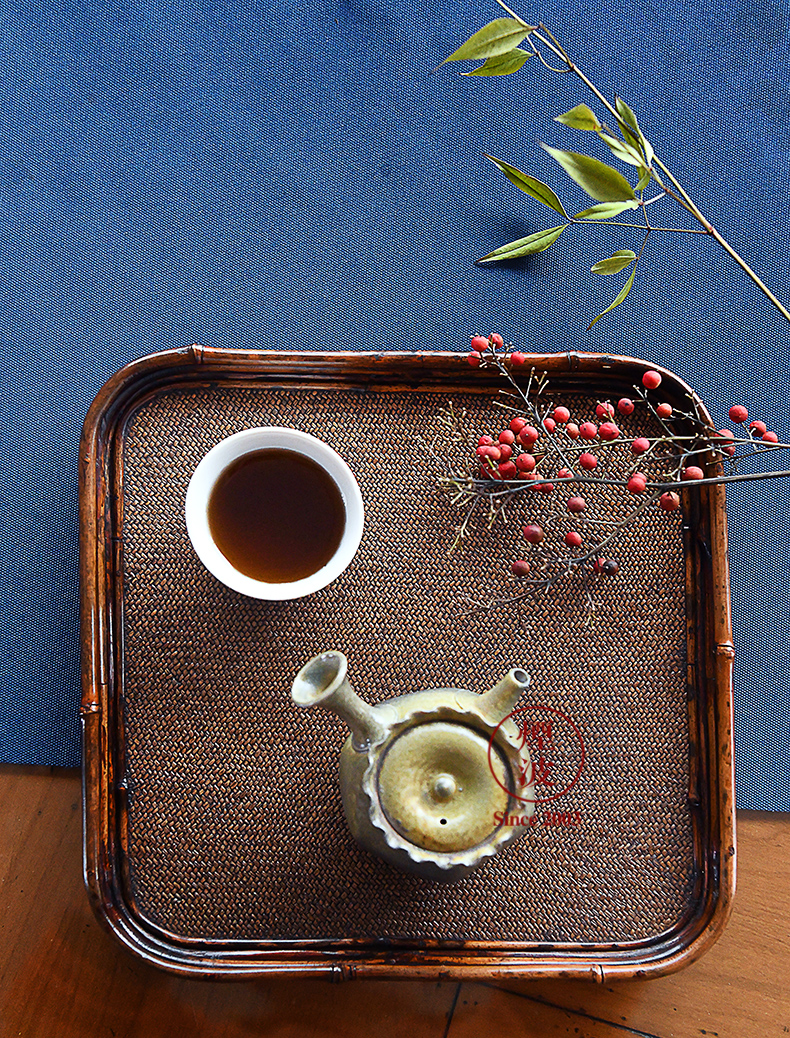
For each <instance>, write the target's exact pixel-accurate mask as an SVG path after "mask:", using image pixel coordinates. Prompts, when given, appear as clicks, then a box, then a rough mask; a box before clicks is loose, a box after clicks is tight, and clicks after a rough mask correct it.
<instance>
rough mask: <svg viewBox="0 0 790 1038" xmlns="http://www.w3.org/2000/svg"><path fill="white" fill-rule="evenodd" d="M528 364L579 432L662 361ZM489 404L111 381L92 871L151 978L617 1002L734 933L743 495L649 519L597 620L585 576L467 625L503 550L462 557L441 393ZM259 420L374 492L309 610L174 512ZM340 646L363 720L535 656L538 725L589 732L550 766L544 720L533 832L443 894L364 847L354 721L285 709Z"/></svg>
mask: <svg viewBox="0 0 790 1038" xmlns="http://www.w3.org/2000/svg"><path fill="white" fill-rule="evenodd" d="M531 364H534V365H535V366H536V367H537V368H538V369H540V370H546V371H547V372H548V373H549V377H550V385H551V387H552V390H553V392H554V393H556V394H557V397H558V399H559V397H561V398H562V400H563V402H566V401H572V402H573V408H574V409H575V413H577V414H583V413H589V414H592V413H593V409H594V406H595V401H596V400H597V399H601V398H607V397H609V396H612V397H614V398H615V399H616V398H617V396H620V395H630V394H629V392H628V391H629V389H630V388H631V387H632V386H633V385H634V383H635V382H636V381H637V380H638V379H639V378H640V377H641V374H642V372H643V371H644V370H645V369H646V367H647V365H645V364H644V363H642V362H641V361H637V360H633V359H630V358H623V357H608V356H599V355H579V354H573V353H569V354H561V355H557V356H534V357H530V358H529V362H528V364H527V366H526V368H527V369H529V367H530V365H531ZM497 385H498V383H497V381H496V377H495V376H494V375H488V374H487V373H485V372H480V371H474V370H472V369H471V368H469V366H468V365H467V364H466V363H465V361H464V360H463V358H459V357H458V356H453V355H449V354H427V353H426V354H401V353H393V354H386V355H375V356H374V355H370V354H362V353H360V354H348V353H345V354H316V353H272V352H241V351H221V350H212V349H206V348H202V347H192V348H191V349H188V350H182V351H170V352H164V353H160V354H154V355H152V356H149V357H146V358H144V359H142V360H140V361H138V362H136V363H134V364H131V365H130V366H128V367H127V368H124V369H123V370H122V371H120V372H119V373H118V374H117V375H115V376H114V377H113V378H112V379H111V380H110V381H109V382H108V383H107V385H106V386H105V387H104V389H103V390H102V391H101V392H100V394H99V396H98V397H97V399H96V401H95V402H94V404H93V406H92V408H91V410H90V413H89V415H88V417H87V419H86V422H85V427H84V431H83V438H82V444H81V455H80V523H81V531H80V550H81V594H82V598H81V603H82V604H81V610H82V612H81V623H82V648H83V678H82V680H83V688H82V707H81V712H82V719H83V729H84V766H83V776H84V779H83V788H84V812H85V880H86V884H87V888H88V893H89V896H90V899H91V902H92V904H93V907H94V909H95V911H96V913H97V915H98V917H99V918H100V919H101V920H102V921H103V922H104V923H105V924H106V925H107V926H108V927H109V928H110V930H111V931H112V932H113V933H115V934H116V936H117V937H118V938H119V939H120V940H121V941H122V942H123V943H124V944H125V945H126V946H127V947H128V948H130V949H131V950H132V951H134V952H135V953H136V954H138V955H140V956H141V957H142V958H143V959H145V960H147V961H148V962H151V963H154V964H156V965H158V966H161V967H164V968H166V969H169V970H172V971H174V972H176V973H181V974H187V975H193V976H203V977H229V978H245V977H247V978H249V977H257V976H264V975H286V974H297V975H316V976H319V975H323V976H333V977H338V978H346V977H352V976H359V977H389V978H393V977H423V978H434V979H437V978H443V977H457V978H464V979H473V978H494V977H498V978H505V977H551V976H560V975H561V976H564V977H586V978H592V979H595V980H597V981H601V982H603V981H605V980H609V979H612V978H618V977H619V978H622V977H634V976H640V977H644V976H650V975H657V974H662V973H668V972H671V971H673V970H675V969H678V968H679V967H681V966H683V965H685V964H687V963H689V962H691V961H693V960H694V959H695V958H697V957H698V956H699V955H700V954H701V953H702V952H703V951H704V950H705V949H706V948H707V947H708V945H709V944H710V943H711V942H712V941H713V940H714V939H715V938H716V937H717V936H718V934H719V933H720V932H721V930H722V928H723V926H724V924H725V922H726V919H727V917H728V915H729V912H730V906H731V900H732V895H733V892H734V883H735V835H734V817H733V760H732V723H731V675H732V643H731V629H730V615H729V587H728V572H727V560H726V523H725V513H724V491H723V488H722V487H711V486H709V485H706V486H703V487H697V488H695V490H694V491H693V493H688V494H687V500H686V502H685V504H684V509H683V513H682V516H681V513H672V514H671V515H660V516H659V515H656V516H655V517H650V518H646V520H645V523H644V525H639V524H634V526H633V527H632V528H630V533H629V534H628V535H627V536H626V537H625V539H624V541H623V543H622V545H621V546H620V548H619V549H618V550H619V552H620V554H619V556H618V558H619V560H620V563H621V572H620V574H619V576H618V577H617V578H616V580H609V581H601V582H600V585H599V586H597V587H596V589H595V604H596V611H595V613H593V614H592V618H591V615H590V613H589V612H588V610H587V608H586V607H585V605H584V599H583V595H582V594H581V591H580V588H579V587H578V586H576V585H574V581H573V580H569V581H567V582H566V583H565V584H558V585H557V586H556V587H555V588H553V589H552V591H551V593H550V594H544V595H540V596H538V597H537V598H536V599H535V601H534V603H532V604H529V605H526V606H525V605H523V604H522V605H505V606H498V607H494V608H491V609H488V610H479V609H475V608H470V607H469V602H470V601H473V602H480V601H483V600H489V599H486V596H491V594H492V588H495V585H496V581H497V580H500V579H501V574H502V572H503V560H504V559H506V558H507V554H506V548H505V547H504V546H503V548H502V551H503V553H504V554H503V557H502V559H498V558H497V557H496V556H497V551H498V549H497V548H496V547H495V545H496V544H497V540H496V538H492V537H491V536H490V535H488V536H487V537H486V535H485V531H481V532H479V534H473V536H472V537H471V538H470V540H469V541H468V542H464V544H463V545H462V546H461V548H460V549H459V550H457V551H455V552H454V553H452V554H448V551H447V548H448V547H449V544H450V542H451V540H452V528H453V523H454V522H455V521H456V517H455V516H454V513H453V512H452V510H451V506H450V505H449V503H448V502H447V501H446V499H445V498H442V497H440V496H439V495H438V494H437V492H436V490H435V476H436V473H435V471H434V468H433V466H434V461H433V460H432V448H431V443H432V441H433V439H434V437H435V435H436V433H437V431H438V430H439V428H440V425H441V416H442V414H443V413H444V412H445V409H446V407H447V405H448V402H449V401H452V402H453V406H454V407H455V408H456V409H459V408H462V409H465V411H466V413H467V420H468V421H470V422H472V423H473V424H474V422H476V421H479V422H482V423H484V421H485V417H486V416H487V415H488V416H490V414H491V406H490V404H491V399H492V397H493V396H494V394H495V391H496V388H497ZM662 389H663V390H665V391H666V392H665V394H664V398H665V399H667V400H669V402H670V403H675V404H677V403H679V402H680V401H681V400H682V399H683V397H684V396H685V394H686V392H687V391H688V389H687V387H686V386H685V385H684V384H683V383H681V382H680V381H679V380H678V379H677V378H676V377H675V376H673V375H671V374H670V373H669V372H666V373H664V383H663V386H662ZM488 420H489V425H490V417H489V419H488ZM266 424H280V425H292V426H295V427H298V428H302V429H304V430H305V431H307V432H311V433H313V434H314V435H317V436H319V437H320V438H322V439H324V440H326V441H327V442H328V443H329V444H330V445H331V446H333V447H335V448H336V449H337V450H338V451H339V452H340V453H341V455H343V456H344V457H345V459H346V460H347V461H348V463H349V464H350V465H351V467H352V469H353V470H354V472H355V474H356V475H357V478H358V480H359V483H360V486H361V489H362V493H363V498H364V500H365V507H366V531H365V536H364V538H363V543H362V546H361V548H360V551H359V553H358V555H357V558H356V559H355V561H354V563H353V564H352V566H351V567H350V568H349V570H347V571H346V573H345V574H343V576H342V577H341V578H339V579H338V580H337V581H336V582H335V583H334V584H333V585H331V586H330V587H329V588H327V589H325V590H324V591H323V592H320V593H319V594H317V595H314V596H312V597H311V598H309V599H303V600H300V601H297V602H286V603H266V602H258V601H254V600H250V599H246V598H244V597H243V596H241V595H238V594H237V593H235V592H233V591H230V590H229V589H227V588H225V587H224V586H222V585H219V584H218V583H217V582H216V581H215V580H214V579H213V578H212V577H211V576H210V574H208V573H207V572H206V571H205V570H204V569H203V567H202V566H201V564H200V563H199V561H198V560H197V558H196V556H195V555H194V552H193V551H192V548H191V545H190V543H189V540H188V537H187V534H186V528H185V524H184V519H183V502H184V494H185V491H186V486H187V483H188V480H189V477H190V475H191V473H192V471H193V469H194V467H195V466H196V464H197V462H198V461H199V459H200V457H201V456H202V455H203V454H204V453H205V452H206V451H207V450H208V449H209V448H210V447H211V446H213V444H214V443H216V442H217V441H218V440H219V439H221V438H223V437H224V436H227V435H229V434H230V433H232V432H235V431H237V430H238V429H241V428H245V427H248V426H252V425H266ZM620 425H621V427H622V428H623V431H624V433H625V434H626V435H627V434H628V432H629V428H628V420H627V419H623V420H622V421H620ZM481 428H483V426H481ZM640 428H642V429H644V424H643V425H642V426H641V427H640ZM483 431H490V429H485V428H483ZM481 538H482V539H481ZM510 557H512V556H510ZM511 590H512V588H511ZM591 619H592V622H591ZM327 648H337V649H340V650H342V651H344V652H345V653H346V655H347V656H348V657H349V661H350V675H351V679H352V681H353V683H354V685H355V687H356V688H357V689H358V690H359V691H360V693H361V694H362V695H363V696H364V697H366V698H367V699H368V700H369V701H371V702H377V701H380V700H382V699H385V698H388V697H389V696H392V695H401V694H404V693H406V692H410V691H416V690H418V689H422V688H430V687H438V686H445V685H451V686H453V685H454V686H456V687H461V688H469V689H472V690H474V691H477V692H483V691H485V690H486V689H487V688H489V687H490V686H491V685H492V684H493V683H494V682H495V681H496V679H497V678H498V677H499V676H500V674H501V673H503V672H504V671H505V670H507V669H508V668H509V667H511V666H520V667H524V668H525V669H526V670H527V671H528V672H529V673H530V674H531V675H532V682H533V683H532V688H531V690H530V699H531V702H530V704H527V707H525V709H526V710H532V711H533V713H532V714H531V716H532V718H533V719H536V718H537V719H538V720H540V719H541V718H543V719H544V720H545V719H546V718H547V717H555V718H556V717H559V716H562V717H564V718H566V719H570V721H571V724H572V727H573V729H574V730H575V731H576V732H577V733H578V735H579V739H580V740H583V743H577V744H576V745H575V749H574V744H573V740H572V739H571V740H570V741H568V739H566V738H565V736H563V735H562V732H561V731H560V728H561V725H559V722H558V723H557V725H555V728H554V731H553V735H554V736H556V739H557V742H556V744H554V745H552V744H551V738H550V737H551V736H552V732H551V731H549V730H547V729H546V728H545V726H544V728H543V729H542V730H543V732H544V734H545V735H546V739H547V742H548V746H547V749H546V762H545V763H546V769H547V770H546V772H545V776H544V777H545V780H546V787H545V791H546V797H545V800H546V802H545V803H544V804H542V805H541V806H540V808H539V824H538V825H536V826H535V827H534V828H533V829H531V830H530V831H529V832H528V833H527V834H526V835H525V836H524V837H523V838H522V839H521V840H519V841H517V842H516V843H515V844H514V845H512V846H511V847H510V848H508V850H507V851H505V852H504V853H503V854H502V855H500V856H499V857H498V858H497V859H495V860H492V861H491V862H489V863H487V864H486V865H485V866H484V867H482V868H481V869H479V870H478V871H477V872H476V873H474V874H473V875H472V876H471V877H468V878H466V879H464V880H462V881H461V882H459V883H457V884H450V885H439V884H433V883H428V882H425V881H422V880H420V879H418V878H417V877H413V876H406V875H402V874H400V873H398V872H395V871H394V870H392V869H391V868H390V867H389V866H387V865H385V864H384V863H382V862H379V861H378V860H375V859H372V858H371V857H370V856H368V855H367V854H366V853H365V852H364V851H362V850H361V849H359V848H358V847H357V846H356V845H355V844H354V843H353V841H352V839H351V837H350V835H349V833H348V831H347V828H346V826H345V822H344V819H343V816H342V810H341V806H340V798H339V791H338V788H337V754H338V751H339V748H340V746H341V744H342V742H343V740H344V738H345V732H344V730H343V726H342V725H341V723H340V722H339V721H337V720H336V719H335V718H334V717H330V716H328V715H324V716H323V717H321V718H318V717H316V716H315V715H314V714H312V713H311V714H310V715H309V717H308V716H306V715H305V714H303V713H301V712H298V711H296V710H295V709H294V708H293V706H292V704H291V702H290V697H289V689H290V684H291V680H292V678H293V675H294V674H295V672H296V670H297V669H298V668H299V666H300V665H301V664H302V662H304V661H305V660H306V659H307V658H308V657H309V656H311V655H312V654H314V653H315V652H318V651H321V650H323V649H327ZM538 727H539V726H538ZM534 730H535V729H533V734H534ZM566 735H567V732H566ZM563 740H564V741H563ZM580 747H581V748H580ZM549 751H551V753H550V752H549ZM552 753H553V755H554V759H549V758H550V757H551V754H552ZM580 761H581V763H580ZM582 764H583V766H582ZM577 765H578V767H577ZM549 768H554V769H555V770H554V771H549V770H548V769H549ZM563 768H565V770H566V771H568V774H571V773H573V776H574V781H573V783H566V782H565V781H564V779H563ZM574 769H575V770H574ZM550 776H553V779H552V778H550ZM566 777H567V776H566ZM553 780H554V781H555V786H554V787H551V786H550V785H549V784H550V782H551V781H553ZM568 784H570V785H571V788H570V789H569V790H568V791H566V792H565V793H564V794H563V796H562V797H560V798H558V799H554V800H552V799H551V797H552V796H553V795H554V791H556V786H557V785H568Z"/></svg>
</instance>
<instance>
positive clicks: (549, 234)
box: [477, 223, 568, 263]
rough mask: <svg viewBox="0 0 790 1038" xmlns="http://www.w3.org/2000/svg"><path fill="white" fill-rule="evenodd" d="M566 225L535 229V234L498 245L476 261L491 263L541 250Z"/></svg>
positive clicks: (529, 254) (555, 237) (546, 246)
mask: <svg viewBox="0 0 790 1038" xmlns="http://www.w3.org/2000/svg"><path fill="white" fill-rule="evenodd" d="M567 226H568V224H567V223H564V224H563V225H562V226H561V227H548V228H546V230H545V231H537V232H536V233H535V234H529V235H527V237H526V238H519V239H518V240H517V241H511V242H508V244H507V245H500V247H499V248H498V249H495V250H494V251H493V252H490V253H489V254H488V255H487V256H483V258H482V259H479V260H478V261H477V262H478V263H493V262H498V261H500V260H510V259H518V258H519V257H521V256H531V255H533V254H534V253H536V252H543V250H544V249H548V247H549V246H550V245H553V244H554V242H555V241H556V240H557V239H558V238H559V236H560V235H561V234H562V232H563V231H564V230H565V228H566V227H567Z"/></svg>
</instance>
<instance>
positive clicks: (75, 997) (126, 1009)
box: [0, 765, 790, 1038]
mask: <svg viewBox="0 0 790 1038" xmlns="http://www.w3.org/2000/svg"><path fill="white" fill-rule="evenodd" d="M80 816H81V812H80V777H79V773H78V771H76V770H70V769H69V770H66V769H44V768H22V767H15V766H11V765H3V766H0V1038H18V1036H22V1038H86V1036H87V1038H92V1036H94V1035H96V1036H105V1035H106V1036H111V1038H159V1036H163V1038H164V1036H166V1038H181V1036H187V1035H188V1036H190V1038H194V1036H201V1035H210V1036H217V1038H236V1036H241V1035H261V1034H266V1035H277V1036H279V1035H282V1036H290V1035H304V1036H308V1038H312V1036H323V1035H335V1034H337V1035H348V1036H351V1038H353V1036H355V1035H365V1036H369V1035H371V1034H375V1035H400V1034H408V1035H410V1036H411V1038H434V1036H436V1038H447V1036H450V1038H464V1036H466V1035H469V1036H472V1035H474V1036H477V1035H480V1034H485V1035H489V1034H490V1035H519V1036H521V1035H524V1036H530V1038H531V1036H533V1035H534V1036H554V1035H558V1036H563V1035H569V1036H574V1038H614V1036H618V1038H627V1036H629V1035H643V1036H644V1035H647V1036H650V1035H655V1036H661V1038H670V1036H678V1038H686V1036H688V1038H690V1036H692V1035H693V1036H698V1035H711V1036H715V1038H724V1036H738V1038H751V1036H755V1038H757V1036H758V1035H759V1036H761V1038H762V1036H772V1035H777V1036H783V1035H787V1034H790V816H788V815H780V814H770V813H763V812H751V811H750V812H740V813H739V815H738V855H739V861H738V892H737V895H736V898H735V910H734V914H733V917H732V919H731V921H730V923H729V925H728V927H727V929H726V931H725V933H724V935H723V936H722V938H721V939H720V941H719V942H718V944H716V945H715V946H714V947H713V948H712V949H711V950H710V951H709V952H708V954H707V955H705V956H704V957H703V958H702V959H701V960H700V961H699V962H697V963H694V964H693V965H691V966H689V967H688V968H686V969H685V970H683V971H681V972H680V973H677V974H675V975H674V976H671V977H664V978H660V979H657V980H651V981H643V982H640V981H627V982H626V981H624V982H622V983H618V984H614V985H605V986H598V985H594V984H588V983H583V982H579V981H574V982H562V981H543V982H531V983H515V982H514V983H510V984H506V985H505V984H497V985H490V984H479V983H477V984H473V983H470V984H457V983H451V982H446V983H441V984H434V983H424V982H413V981H406V982H397V981H372V982H371V981H367V982H352V983H346V984H330V983H328V982H323V981H304V980H299V981H297V980H293V981H277V982H276V983H271V982H268V983H264V982H227V983H216V982H204V981H197V980H184V979H182V978H180V977H177V976H173V975H170V974H168V973H165V972H162V971H160V970H158V969H155V968H154V967H151V966H148V965H146V964H145V963H143V962H141V961H139V960H138V959H137V958H135V957H134V956H133V955H131V954H130V953H128V952H127V951H126V950H125V949H123V948H122V947H121V946H120V944H119V943H118V942H117V941H116V940H115V938H113V937H112V936H110V935H109V934H107V933H105V932H104V931H103V929H102V928H101V927H100V926H99V924H98V923H97V922H96V920H95V918H94V917H93V914H92V912H91V909H90V907H89V905H88V901H87V897H86V895H85V891H84V888H83V884H82V865H81V817H80Z"/></svg>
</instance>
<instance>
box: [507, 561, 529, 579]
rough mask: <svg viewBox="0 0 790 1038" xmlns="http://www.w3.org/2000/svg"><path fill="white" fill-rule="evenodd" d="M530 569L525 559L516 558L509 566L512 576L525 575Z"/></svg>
mask: <svg viewBox="0 0 790 1038" xmlns="http://www.w3.org/2000/svg"><path fill="white" fill-rule="evenodd" d="M531 569H532V567H531V566H530V564H529V563H528V562H527V561H526V559H517V560H516V561H515V562H514V563H512V564H511V566H510V572H511V573H512V574H513V576H514V577H526V575H527V574H528V573H529V571H530V570H531Z"/></svg>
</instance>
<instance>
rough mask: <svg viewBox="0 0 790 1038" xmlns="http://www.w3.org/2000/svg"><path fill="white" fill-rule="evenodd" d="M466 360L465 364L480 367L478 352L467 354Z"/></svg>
mask: <svg viewBox="0 0 790 1038" xmlns="http://www.w3.org/2000/svg"><path fill="white" fill-rule="evenodd" d="M466 362H467V364H471V365H472V367H473V368H479V367H480V354H479V353H470V354H469V356H468V357H467V358H466Z"/></svg>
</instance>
